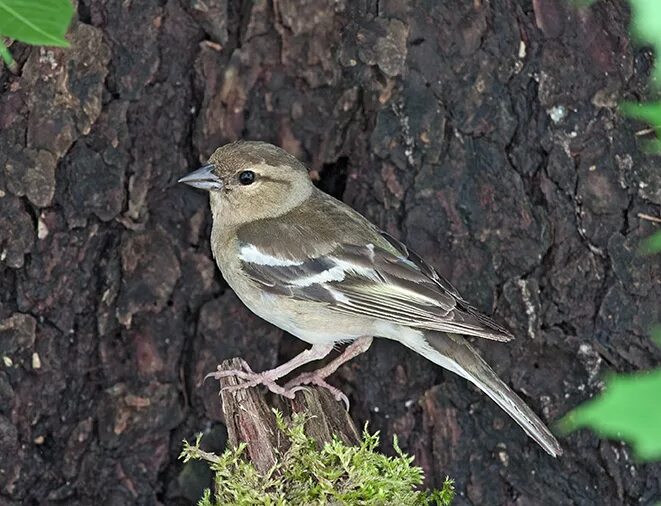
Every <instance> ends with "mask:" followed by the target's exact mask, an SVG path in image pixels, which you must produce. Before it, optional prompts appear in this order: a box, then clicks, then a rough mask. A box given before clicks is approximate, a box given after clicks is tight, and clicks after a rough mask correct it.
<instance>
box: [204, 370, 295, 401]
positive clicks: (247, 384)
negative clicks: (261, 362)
mask: <svg viewBox="0 0 661 506" xmlns="http://www.w3.org/2000/svg"><path fill="white" fill-rule="evenodd" d="M244 369H245V370H242V369H230V370H218V371H215V372H211V373H209V374H207V375H206V376H205V377H204V379H205V380H206V379H207V378H214V379H217V380H219V379H221V378H231V377H234V378H238V379H239V380H242V381H241V383H238V384H237V385H227V386H224V387H222V388H221V389H220V392H221V393H222V392H237V391H239V390H245V389H246V388H252V387H256V386H259V385H264V386H265V387H266V388H268V389H269V390H270V391H271V392H273V393H274V394H278V395H284V396H285V397H289V398H290V399H293V398H294V394H293V393H290V392H289V391H288V390H286V389H284V388H282V387H281V386H280V385H278V384H277V383H276V382H275V378H273V377H272V376H271V375H270V374H269V371H265V372H259V373H256V372H254V371H253V370H252V369H251V368H250V367H249V366H248V365H247V364H245V365H244Z"/></svg>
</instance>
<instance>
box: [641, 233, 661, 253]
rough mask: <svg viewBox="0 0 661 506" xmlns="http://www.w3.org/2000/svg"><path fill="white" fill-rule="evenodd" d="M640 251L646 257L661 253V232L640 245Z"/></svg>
mask: <svg viewBox="0 0 661 506" xmlns="http://www.w3.org/2000/svg"><path fill="white" fill-rule="evenodd" d="M640 251H641V253H643V254H644V255H653V254H655V253H659V252H661V230H658V231H656V232H654V233H653V234H652V235H651V236H649V237H648V238H646V239H645V240H643V242H642V243H641V244H640Z"/></svg>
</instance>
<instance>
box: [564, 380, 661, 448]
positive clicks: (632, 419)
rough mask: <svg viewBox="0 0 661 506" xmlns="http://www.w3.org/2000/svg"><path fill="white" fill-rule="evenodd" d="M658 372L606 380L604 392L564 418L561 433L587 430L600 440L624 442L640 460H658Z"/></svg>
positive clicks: (660, 417)
mask: <svg viewBox="0 0 661 506" xmlns="http://www.w3.org/2000/svg"><path fill="white" fill-rule="evenodd" d="M660 392H661V369H655V370H653V371H650V372H641V373H635V374H620V375H615V376H612V377H610V378H609V379H608V380H607V382H606V390H605V391H604V392H603V393H602V394H600V395H599V396H598V397H596V398H595V399H592V400H590V401H588V402H585V403H584V404H582V405H581V406H579V407H577V408H575V409H574V410H573V411H571V412H570V413H568V414H567V415H565V416H564V417H563V418H562V420H560V422H559V424H558V425H559V429H560V430H561V431H562V432H565V433H566V432H571V431H574V430H576V429H579V428H582V427H589V428H591V429H592V430H594V431H595V432H597V433H598V434H600V435H601V436H603V437H608V438H612V439H620V440H625V441H628V442H630V443H631V445H632V446H633V448H634V451H635V452H636V454H637V455H638V457H640V458H641V459H644V460H657V459H661V402H659V395H660Z"/></svg>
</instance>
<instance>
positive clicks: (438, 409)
mask: <svg viewBox="0 0 661 506" xmlns="http://www.w3.org/2000/svg"><path fill="white" fill-rule="evenodd" d="M78 12H79V14H78V18H79V19H78V20H77V21H76V22H75V23H74V25H73V26H72V29H71V32H70V40H71V42H72V44H71V47H70V48H69V49H57V50H54V49H38V48H26V47H24V46H20V45H18V44H14V45H13V46H12V51H13V53H14V55H15V56H16V58H17V60H18V63H19V73H18V74H17V75H12V74H10V73H9V72H8V71H7V70H6V69H4V68H0V358H2V362H0V503H2V504H35V505H36V504H81V505H82V504H107V505H119V504H145V505H147V504H154V503H156V502H159V501H160V502H162V503H166V504H182V505H183V504H189V501H190V499H195V497H196V496H197V494H199V492H200V487H201V486H205V485H206V483H205V482H204V480H201V478H200V477H201V476H202V477H204V476H205V475H203V474H199V475H195V474H194V473H193V474H191V473H188V472H186V470H182V464H181V463H180V462H179V461H178V460H177V455H178V454H179V452H180V449H181V440H182V439H184V438H188V439H191V438H192V437H193V435H194V434H195V433H196V432H198V431H204V432H205V433H206V438H205V440H204V441H206V446H205V449H211V450H222V448H223V447H224V444H225V438H226V432H225V426H224V423H223V416H222V413H221V411H220V409H219V402H218V397H217V388H216V387H217V385H216V384H215V382H207V383H203V381H202V378H203V377H204V375H205V373H207V372H209V371H212V370H214V369H215V367H216V364H218V363H219V362H220V361H222V360H223V359H226V358H229V357H234V356H242V357H244V358H245V359H246V360H247V361H248V363H250V365H251V366H252V367H253V369H255V370H262V369H265V368H268V367H271V366H274V365H276V364H277V363H278V362H281V361H282V360H284V359H286V358H288V357H290V356H292V355H293V354H294V353H295V352H297V351H299V350H300V349H302V346H303V345H302V343H300V342H298V341H296V340H294V339H293V338H291V337H289V336H284V335H283V333H282V332H281V331H280V330H278V329H276V328H274V327H272V326H270V325H268V324H266V323H264V322H263V321H261V320H260V319H259V318H257V317H255V316H253V315H252V314H251V313H249V312H248V311H247V310H246V309H245V308H244V307H243V306H242V305H241V303H240V302H239V300H238V299H237V298H236V297H235V296H234V295H233V294H232V292H231V291H230V290H229V289H228V288H227V286H226V284H225V283H224V282H223V280H222V277H221V275H220V274H219V273H218V271H217V269H216V268H215V265H214V262H213V260H212V259H211V254H210V250H209V240H208V237H209V230H210V219H209V213H208V209H207V197H206V196H205V195H203V194H201V193H198V192H196V191H193V190H191V189H190V188H186V187H181V186H177V185H176V184H175V181H176V179H177V177H179V176H181V175H183V174H184V173H186V172H187V171H188V170H189V169H190V168H192V167H196V166H197V165H198V164H199V163H200V162H201V161H203V160H204V159H205V158H206V157H207V156H208V155H209V154H210V153H211V152H212V150H213V149H214V148H215V147H217V146H218V145H220V144H223V143H225V142H228V141H231V140H234V139H237V138H247V139H263V140H267V141H271V142H274V143H277V144H279V145H281V146H283V147H284V148H286V149H287V150H289V151H290V152H292V153H293V154H295V155H297V156H298V157H300V158H301V159H302V160H304V161H305V162H306V163H307V164H308V166H309V167H310V168H311V169H312V171H313V172H312V173H313V176H315V177H316V178H317V180H318V183H319V185H320V186H321V187H322V188H323V189H325V190H327V191H329V192H330V193H332V194H334V195H335V196H338V197H340V198H342V199H343V200H345V201H346V202H348V203H349V204H351V205H352V206H353V207H355V208H356V209H358V210H359V211H361V212H362V213H364V214H365V215H366V216H368V217H369V218H370V219H371V220H373V221H374V222H375V223H377V224H378V225H380V226H381V227H383V228H384V229H386V230H387V231H389V232H390V233H391V234H393V235H395V236H397V237H399V238H401V239H402V240H404V241H406V242H407V243H408V244H409V246H410V247H411V248H412V249H413V250H415V251H417V252H418V253H419V254H420V255H421V256H423V257H425V258H426V259H427V260H429V261H430V263H432V264H433V265H434V266H435V267H436V268H437V269H438V270H439V272H441V273H442V274H444V275H445V276H447V277H448V278H449V279H450V280H451V281H452V282H453V283H454V284H455V285H456V286H457V288H459V289H460V291H461V292H462V293H463V294H464V295H465V297H466V298H467V299H469V300H471V301H474V302H475V303H476V304H477V305H478V306H479V307H480V308H481V309H483V310H484V311H486V312H489V313H494V314H495V316H496V318H497V319H498V320H500V321H502V322H504V323H506V324H507V325H508V326H509V327H510V328H511V329H512V330H513V331H514V332H515V333H516V335H517V337H518V339H517V340H516V341H514V342H512V343H510V344H500V343H491V342H478V343H476V345H477V346H479V348H480V349H481V350H482V351H483V353H484V355H485V357H486V358H487V360H488V361H489V362H490V363H491V364H493V365H494V367H495V369H496V370H497V371H498V373H499V374H501V376H502V377H503V378H504V379H505V381H507V382H508V383H509V384H510V385H512V387H513V388H514V389H515V390H516V391H517V392H519V393H520V395H522V396H523V397H524V398H525V399H526V400H527V401H528V402H529V403H530V404H531V406H533V407H534V409H535V410H536V411H538V412H539V413H540V414H542V416H543V418H544V419H545V420H547V421H548V422H549V423H550V422H552V421H554V420H556V419H558V418H559V417H560V416H561V415H563V414H564V413H565V412H567V411H568V410H569V409H570V408H572V407H573V406H575V405H577V404H578V403H580V402H581V401H583V400H585V399H587V398H589V397H590V396H592V395H593V394H594V393H596V392H598V391H599V389H600V385H601V383H600V381H601V378H602V375H603V374H604V373H606V372H607V371H609V370H617V371H629V370H634V369H639V368H646V367H651V366H653V365H655V364H658V363H659V359H660V358H661V357H660V353H659V350H658V349H656V348H655V347H654V346H653V344H652V343H651V342H650V341H649V340H648V339H647V337H646V334H647V331H648V329H649V327H650V326H651V324H652V323H654V322H656V321H661V315H660V314H659V300H660V296H661V288H660V285H659V279H660V278H661V267H660V265H659V262H658V261H656V262H654V261H653V260H652V259H651V258H644V257H640V256H637V255H636V249H637V246H638V244H639V242H640V240H641V239H642V238H643V237H646V236H647V235H649V234H650V233H652V232H653V231H654V230H655V226H656V225H655V224H654V223H652V222H651V221H648V220H646V219H641V218H640V214H639V213H645V214H647V215H650V216H659V214H660V213H661V210H660V207H659V206H660V204H661V171H660V170H659V159H658V158H655V157H651V156H646V155H643V154H642V153H641V151H640V145H639V138H637V137H636V135H635V133H636V132H637V131H638V130H641V129H642V128H643V126H642V125H636V124H633V123H632V122H630V121H628V120H625V119H623V118H622V117H621V116H620V115H619V114H618V112H617V109H616V106H617V103H618V102H619V101H621V100H624V99H634V100H635V99H637V98H638V97H640V96H643V95H644V94H645V93H646V90H645V83H646V82H647V77H648V74H649V68H650V64H651V57H650V53H649V52H646V51H642V50H638V49H636V48H634V47H633V46H632V44H631V42H630V39H629V36H628V34H627V23H628V17H629V16H628V12H627V10H626V9H625V3H624V2H623V1H611V0H601V1H599V2H597V3H596V4H595V5H594V6H593V7H591V8H589V9H583V10H573V9H571V8H569V7H567V4H566V3H565V2H563V1H562V0H544V1H541V0H532V1H531V0H444V1H438V0H428V1H426V2H417V1H413V0H410V1H408V2H405V1H397V0H387V1H386V0H384V1H368V0H359V1H353V0H351V1H350V0H324V1H320V0H314V1H313V0H307V1H293V0H273V1H267V0H254V1H252V2H247V1H246V2H238V3H235V2H227V1H226V0H204V2H202V1H189V0H162V1H146V0H145V1H142V0H141V1H137V0H135V1H133V2H131V1H118V0H117V1H110V0H98V1H96V0H79V5H78ZM333 381H334V382H335V384H336V385H338V386H340V387H341V388H343V389H344V391H345V392H347V393H348V394H349V395H350V398H351V401H352V411H351V414H352V417H353V419H354V420H355V421H356V423H357V424H358V425H359V426H361V425H362V424H363V423H364V422H365V421H366V420H369V421H370V424H371V425H370V427H371V428H372V429H374V430H376V429H380V430H382V431H383V443H384V446H385V447H386V451H389V442H390V441H392V434H393V433H397V434H398V435H399V439H400V443H401V445H402V447H403V449H404V450H405V451H408V452H410V453H412V454H414V455H415V456H416V458H417V462H418V464H419V465H421V466H422V467H423V468H424V469H425V471H426V473H427V483H428V484H429V485H430V486H434V485H439V484H440V483H441V481H442V479H443V477H444V476H445V475H450V476H452V477H454V478H455V480H456V483H457V489H458V491H459V495H458V497H457V504H460V505H463V504H513V505H514V504H516V505H528V504H582V505H583V504H584V505H593V504H632V503H640V504H651V503H652V502H653V500H654V499H658V498H659V497H660V495H661V485H660V483H661V469H660V467H659V465H658V464H655V465H641V464H639V463H636V462H635V461H634V460H633V459H632V456H631V452H630V450H629V449H628V448H627V447H626V446H625V445H623V444H621V443H618V442H609V441H603V440H600V439H598V438H596V437H595V436H594V435H592V434H591V433H589V432H587V431H583V432H580V433H577V434H574V435H572V436H570V437H568V438H565V439H563V440H562V441H561V443H562V445H563V447H564V449H565V455H564V456H563V457H562V458H560V459H552V458H550V457H548V456H547V455H546V454H544V453H543V451H542V450H541V449H540V448H538V447H537V446H536V445H535V444H534V443H533V442H532V441H531V440H529V439H528V438H527V437H526V436H525V434H524V433H523V432H522V431H521V430H520V429H519V428H518V427H517V426H516V425H515V424H514V423H513V422H512V421H511V420H509V419H508V418H507V416H506V415H505V414H504V413H503V412H502V411H500V410H499V408H498V407H497V406H496V405H495V404H494V403H492V402H491V401H489V399H487V398H486V397H485V396H484V395H482V394H481V393H479V392H477V391H476V390H475V389H474V388H472V387H471V386H469V384H468V383H467V382H466V381H463V380H461V379H459V378H458V377H456V376H454V375H452V374H450V373H446V372H443V371H442V370H441V369H439V368H438V367H436V366H434V365H433V364H431V363H429V362H426V361H425V360H424V359H423V358H421V357H419V356H417V355H415V354H413V353H412V352H410V351H408V350H407V349H405V348H404V347H403V346H401V345H398V344H397V343H394V342H388V341H379V342H376V343H375V345H374V346H373V347H372V349H371V350H370V351H369V352H368V353H366V354H365V355H363V356H361V357H359V358H358V359H356V360H354V361H353V362H351V363H349V364H348V365H347V366H345V367H343V368H342V369H341V370H340V371H338V373H337V374H336V376H335V377H334V379H333ZM200 473H202V471H200ZM200 480H201V481H200Z"/></svg>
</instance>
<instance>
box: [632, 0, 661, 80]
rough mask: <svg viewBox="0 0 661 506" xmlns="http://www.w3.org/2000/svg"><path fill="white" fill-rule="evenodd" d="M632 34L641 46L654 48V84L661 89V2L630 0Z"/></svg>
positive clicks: (654, 0) (655, 0)
mask: <svg viewBox="0 0 661 506" xmlns="http://www.w3.org/2000/svg"><path fill="white" fill-rule="evenodd" d="M629 5H630V6H631V32H632V33H633V35H634V36H635V37H636V39H638V42H640V43H641V44H645V45H647V44H649V45H651V46H653V47H654V54H655V57H656V61H657V63H656V65H655V66H654V74H653V78H652V82H653V83H654V82H655V81H656V83H655V84H656V86H660V87H661V65H659V59H660V58H661V2H660V1H659V0H629Z"/></svg>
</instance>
